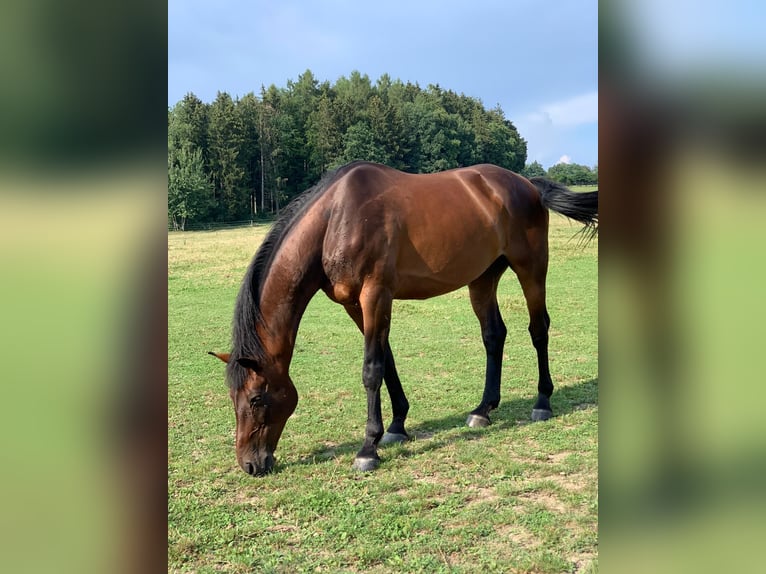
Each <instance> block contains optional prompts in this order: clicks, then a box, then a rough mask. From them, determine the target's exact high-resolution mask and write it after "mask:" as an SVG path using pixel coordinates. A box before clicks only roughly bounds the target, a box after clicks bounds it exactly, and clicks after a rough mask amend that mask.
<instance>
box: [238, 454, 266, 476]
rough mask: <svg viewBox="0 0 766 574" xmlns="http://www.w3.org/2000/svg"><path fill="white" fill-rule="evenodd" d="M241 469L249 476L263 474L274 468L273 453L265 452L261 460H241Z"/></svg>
mask: <svg viewBox="0 0 766 574" xmlns="http://www.w3.org/2000/svg"><path fill="white" fill-rule="evenodd" d="M241 466H242V470H244V471H245V472H246V473H247V474H249V475H251V476H264V475H266V474H269V473H270V472H271V471H273V470H274V455H272V454H271V453H268V454H266V456H264V457H263V458H262V459H261V460H258V459H257V458H254V459H253V460H249V461H245V460H243V461H242V464H241Z"/></svg>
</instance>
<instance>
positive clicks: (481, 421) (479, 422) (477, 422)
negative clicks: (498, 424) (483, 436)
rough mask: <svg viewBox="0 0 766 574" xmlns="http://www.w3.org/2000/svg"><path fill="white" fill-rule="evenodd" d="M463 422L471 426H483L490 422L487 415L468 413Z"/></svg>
mask: <svg viewBox="0 0 766 574" xmlns="http://www.w3.org/2000/svg"><path fill="white" fill-rule="evenodd" d="M465 424H467V425H468V426H469V427H471V428H484V427H486V426H489V425H490V424H491V421H490V420H489V418H488V417H483V416H481V415H474V414H470V415H468V419H467V420H466V421H465Z"/></svg>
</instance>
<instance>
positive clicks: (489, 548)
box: [168, 187, 598, 573]
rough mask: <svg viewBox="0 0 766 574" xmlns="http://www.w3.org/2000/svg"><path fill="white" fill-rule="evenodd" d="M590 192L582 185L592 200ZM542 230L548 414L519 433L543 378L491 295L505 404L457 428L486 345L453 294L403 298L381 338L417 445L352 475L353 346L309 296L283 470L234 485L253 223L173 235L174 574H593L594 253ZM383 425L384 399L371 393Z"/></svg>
mask: <svg viewBox="0 0 766 574" xmlns="http://www.w3.org/2000/svg"><path fill="white" fill-rule="evenodd" d="M594 188H595V187H594ZM579 229H580V226H579V224H574V223H571V222H569V221H568V220H565V219H563V218H561V217H558V216H556V215H552V216H551V234H550V235H551V257H550V270H549V280H548V307H549V312H550V315H551V320H552V325H551V333H550V334H551V340H550V356H551V372H552V375H553V380H554V384H555V385H556V390H555V392H554V395H553V399H552V404H553V408H554V411H555V414H556V417H555V418H553V419H551V420H549V421H546V422H543V423H536V424H528V421H529V415H530V411H531V408H532V403H533V400H534V398H535V396H536V392H537V391H536V384H537V383H536V381H537V367H536V358H535V353H534V349H533V347H532V345H531V342H530V340H529V335H528V333H527V324H528V316H527V313H526V307H525V302H524V298H523V296H522V294H521V289H520V288H519V285H518V282H517V281H516V278H515V277H514V276H513V273H512V272H508V273H506V275H505V276H504V278H503V280H502V281H501V284H500V294H499V298H500V306H501V310H502V312H503V315H504V318H505V322H506V325H507V327H508V339H507V341H506V347H505V355H506V360H505V363H504V369H503V402H502V403H501V405H500V408H499V409H498V410H497V411H495V412H494V414H493V420H494V424H493V425H491V426H490V427H488V428H486V429H469V428H466V427H465V426H464V423H465V418H466V415H467V413H468V411H470V410H471V409H472V408H474V407H475V406H476V405H477V404H478V402H479V399H480V398H481V393H482V389H483V377H484V360H485V358H484V350H483V347H482V343H481V336H480V332H479V327H478V322H477V321H476V318H475V317H474V315H473V313H472V311H471V306H470V303H469V301H468V293H467V290H466V289H461V290H460V291H457V292H455V293H452V294H449V295H446V296H443V297H441V298H437V299H432V300H429V301H417V302H413V301H397V302H395V305H394V311H393V315H392V329H391V344H392V347H393V350H394V355H395V357H396V360H397V366H398V368H399V373H400V375H401V378H402V382H403V385H404V388H405V391H406V393H407V396H408V398H409V401H410V404H411V409H410V416H409V418H408V430H409V432H410V433H411V434H412V435H413V436H414V440H413V441H411V442H409V443H407V444H405V445H397V446H390V447H384V448H382V449H381V457H382V459H383V464H382V465H381V467H380V468H379V469H378V470H377V471H375V472H374V473H369V474H358V473H356V472H354V471H353V470H352V469H351V462H352V459H353V456H354V454H355V453H356V451H357V450H358V448H359V447H360V445H361V442H362V439H363V434H364V425H365V420H366V401H365V393H364V390H363V387H362V383H361V362H362V339H361V335H359V333H358V331H357V330H356V327H355V326H354V325H353V324H352V323H351V321H350V320H349V319H348V318H347V316H346V315H345V313H344V312H343V310H342V308H341V307H339V306H337V305H335V304H333V303H332V302H330V301H329V300H328V299H327V298H326V297H325V296H324V295H322V294H321V293H320V294H318V295H317V296H316V297H315V298H314V300H313V301H312V302H311V304H310V305H309V308H308V310H307V311H306V314H305V316H304V318H303V322H302V324H301V328H300V331H299V334H298V341H297V345H296V353H295V357H294V360H293V364H292V368H291V375H292V378H293V380H294V381H295V383H296V386H297V388H298V392H299V395H300V401H299V403H298V408H297V410H296V412H295V414H294V415H293V416H292V418H291V419H290V420H289V421H288V423H287V427H286V429H285V432H284V435H283V437H282V439H281V441H280V444H279V449H278V451H277V453H276V455H277V459H278V466H277V472H275V473H274V474H272V475H270V476H267V477H265V478H259V479H256V478H253V477H250V476H247V475H245V474H244V473H243V472H242V471H241V470H240V469H239V467H238V466H237V463H236V460H235V456H234V444H233V439H234V413H233V409H232V407H231V402H230V399H229V397H228V394H227V390H226V387H225V383H224V378H223V374H224V373H223V365H222V364H221V363H220V362H218V361H217V360H216V359H214V358H212V357H210V356H208V355H206V354H205V353H206V351H208V350H216V351H226V350H228V345H229V337H230V322H231V317H232V312H233V305H234V299H235V296H236V293H237V290H238V288H239V283H240V281H241V279H242V276H243V274H244V272H245V268H246V266H247V264H248V262H249V260H250V258H251V257H252V255H253V253H254V252H255V250H256V248H257V247H258V245H259V243H260V241H261V240H262V239H263V237H264V235H265V232H266V230H267V228H266V227H265V226H264V227H256V228H242V229H233V230H225V231H210V232H187V233H170V234H169V235H168V306H169V318H168V321H169V335H168V353H169V363H168V377H169V381H168V382H169V389H168V399H169V408H168V426H169V445H168V454H169V469H168V486H169V502H168V521H169V524H168V552H169V571H171V572H220V571H224V572H259V573H260V572H285V573H287V572H328V573H334V572H466V573H467V572H511V571H519V572H532V571H533V572H552V573H553V572H556V573H558V572H591V571H596V569H597V512H598V498H597V492H598V488H597V464H598V434H597V430H598V339H597V333H598V331H597V322H598V316H597V309H598V306H597V296H598V283H597V268H598V242H597V240H594V241H593V242H591V243H590V244H588V245H585V246H583V245H582V244H581V243H580V242H579V241H578V238H573V236H574V234H575V233H576V232H577V231H578V230H579ZM383 396H384V400H383V411H384V419H385V424H386V425H387V424H388V422H389V419H390V404H389V402H388V397H387V395H386V393H385V391H383Z"/></svg>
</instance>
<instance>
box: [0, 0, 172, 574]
mask: <svg viewBox="0 0 766 574" xmlns="http://www.w3.org/2000/svg"><path fill="white" fill-rule="evenodd" d="M166 46H167V6H166V4H165V3H156V2H149V1H147V0H139V1H138V2H127V3H126V2H109V1H107V2H93V1H91V0H78V1H66V2H53V1H46V0H42V1H40V2H26V3H24V2H10V3H5V4H4V5H3V7H2V9H0V69H2V72H3V74H2V77H3V82H1V83H0V204H1V205H2V209H0V238H1V239H2V241H0V264H1V265H2V269H3V281H2V282H0V307H1V309H0V314H1V315H2V317H3V320H2V327H1V328H0V337H2V339H0V349H1V350H0V353H2V359H4V360H3V361H2V369H3V370H2V377H1V378H2V381H3V383H4V384H3V385H2V392H3V396H2V398H0V405H2V406H0V415H1V416H0V421H2V422H0V425H2V426H0V430H1V431H2V432H0V436H2V439H0V440H2V447H3V448H2V452H3V455H2V467H3V469H4V472H3V478H2V487H3V488H2V489H0V506H1V507H2V508H3V512H2V513H0V533H2V536H0V540H1V542H0V570H2V571H4V572H20V571H24V572H35V571H40V572H64V573H66V572H78V573H82V572H114V571H125V572H155V571H159V572H161V571H165V570H166V568H167V561H166V553H167V551H166V548H167V545H166V536H167V528H166V524H167V522H166V521H167V417H166V413H167V408H166V405H167V391H166V389H167V386H166V374H167V370H166V369H167V345H166V341H167V339H166V336H167V298H166V288H167V281H166V269H167V267H166V264H167V259H166V258H167V255H166V254H167V251H166V228H167V227H166V226H167V218H166V185H167V178H166V174H165V173H166V147H165V146H166V129H165V128H166V122H167V98H166V85H167V84H166V79H167V48H166Z"/></svg>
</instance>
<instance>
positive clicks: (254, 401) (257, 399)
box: [250, 395, 266, 409]
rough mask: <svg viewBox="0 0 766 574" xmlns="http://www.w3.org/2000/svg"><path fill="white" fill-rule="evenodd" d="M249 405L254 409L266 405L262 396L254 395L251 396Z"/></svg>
mask: <svg viewBox="0 0 766 574" xmlns="http://www.w3.org/2000/svg"><path fill="white" fill-rule="evenodd" d="M250 406H251V407H253V408H254V409H257V408H260V407H264V406H266V403H265V402H264V400H263V396H262V395H255V396H254V397H253V398H251V399H250Z"/></svg>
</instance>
